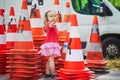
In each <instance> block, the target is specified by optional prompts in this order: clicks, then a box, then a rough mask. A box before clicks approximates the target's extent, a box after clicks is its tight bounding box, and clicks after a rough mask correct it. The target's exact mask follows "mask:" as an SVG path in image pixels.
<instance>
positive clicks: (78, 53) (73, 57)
mask: <svg viewBox="0 0 120 80" xmlns="http://www.w3.org/2000/svg"><path fill="white" fill-rule="evenodd" d="M65 61H78V62H79V61H83V52H82V50H77V49H74V50H73V49H72V50H71V54H69V51H68V52H67V54H66V60H65Z"/></svg>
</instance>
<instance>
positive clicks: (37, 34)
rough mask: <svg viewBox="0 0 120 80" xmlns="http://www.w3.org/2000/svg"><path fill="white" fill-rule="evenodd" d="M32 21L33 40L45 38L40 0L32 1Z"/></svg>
mask: <svg viewBox="0 0 120 80" xmlns="http://www.w3.org/2000/svg"><path fill="white" fill-rule="evenodd" d="M30 23H31V28H32V35H33V40H34V39H39V38H42V37H43V38H44V30H43V24H42V21H41V14H40V9H39V5H38V0H33V1H32V9H31V13H30Z"/></svg>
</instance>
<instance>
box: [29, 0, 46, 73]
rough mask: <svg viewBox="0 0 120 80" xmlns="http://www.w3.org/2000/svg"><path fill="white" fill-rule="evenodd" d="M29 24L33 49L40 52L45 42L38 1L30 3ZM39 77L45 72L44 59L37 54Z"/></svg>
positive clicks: (34, 0)
mask: <svg viewBox="0 0 120 80" xmlns="http://www.w3.org/2000/svg"><path fill="white" fill-rule="evenodd" d="M30 23H31V28H32V35H33V42H34V47H35V49H38V50H40V46H41V45H42V44H43V43H44V42H45V37H46V36H45V35H44V28H43V24H42V21H41V13H40V9H39V5H38V0H33V1H32V8H31V13H30ZM38 60H39V63H38V65H39V75H41V74H43V73H44V72H45V66H46V62H45V61H47V60H46V58H44V57H43V56H41V55H40V54H39V58H38Z"/></svg>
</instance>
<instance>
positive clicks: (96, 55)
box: [85, 16, 107, 70]
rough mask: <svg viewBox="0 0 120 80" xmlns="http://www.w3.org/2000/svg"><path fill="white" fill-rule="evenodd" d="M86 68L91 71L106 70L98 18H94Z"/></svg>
mask: <svg viewBox="0 0 120 80" xmlns="http://www.w3.org/2000/svg"><path fill="white" fill-rule="evenodd" d="M85 62H86V66H87V67H89V68H90V69H91V70H92V69H93V70H98V69H99V70H104V69H106V64H107V61H105V60H103V53H102V45H101V40H100V36H99V28H98V18H97V16H94V19H93V27H92V31H91V35H90V43H89V45H88V46H87V57H86V60H85Z"/></svg>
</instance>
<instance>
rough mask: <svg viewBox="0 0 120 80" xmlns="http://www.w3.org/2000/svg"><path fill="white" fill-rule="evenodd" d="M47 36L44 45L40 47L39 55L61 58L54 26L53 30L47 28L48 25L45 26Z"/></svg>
mask: <svg viewBox="0 0 120 80" xmlns="http://www.w3.org/2000/svg"><path fill="white" fill-rule="evenodd" d="M45 28H46V31H47V36H46V40H45V43H44V44H42V45H41V46H40V48H41V50H40V53H41V55H43V56H50V55H54V56H55V57H57V56H61V52H60V50H61V48H62V47H61V46H60V45H59V43H58V31H57V27H56V25H54V27H53V28H50V27H49V24H47V25H46V26H45Z"/></svg>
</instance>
